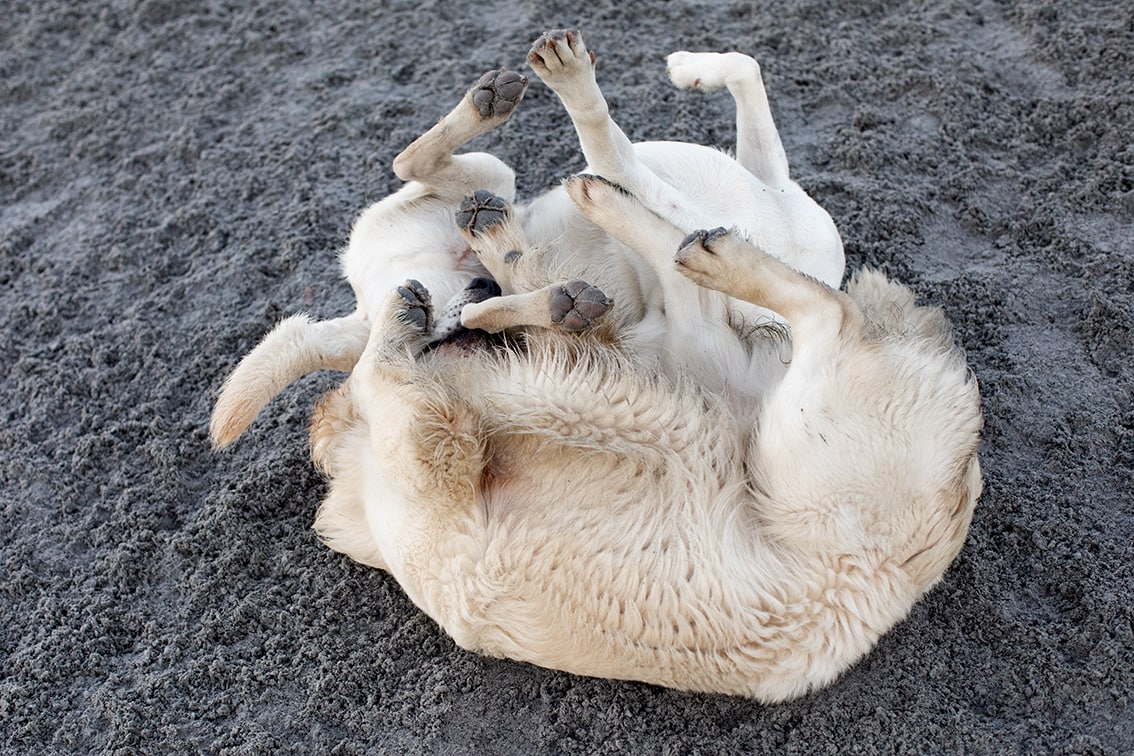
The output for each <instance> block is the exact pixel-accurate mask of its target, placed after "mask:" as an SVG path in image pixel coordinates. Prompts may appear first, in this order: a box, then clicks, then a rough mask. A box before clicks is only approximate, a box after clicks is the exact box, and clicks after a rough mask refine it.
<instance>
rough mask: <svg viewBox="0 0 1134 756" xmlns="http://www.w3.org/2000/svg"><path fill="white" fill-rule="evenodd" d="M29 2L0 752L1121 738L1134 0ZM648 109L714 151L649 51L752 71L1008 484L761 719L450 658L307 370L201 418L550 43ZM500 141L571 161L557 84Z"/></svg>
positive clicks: (695, 105) (3, 521)
mask: <svg viewBox="0 0 1134 756" xmlns="http://www.w3.org/2000/svg"><path fill="white" fill-rule="evenodd" d="M582 5H584V4H582V3H567V2H549V3H541V4H536V3H532V2H530V0H520V1H519V2H518V3H508V4H506V3H491V2H490V3H485V4H482V5H474V6H469V5H465V4H456V3H453V4H450V3H447V2H441V1H440V0H414V1H413V2H405V1H403V0H389V1H388V2H375V3H370V4H366V3H357V2H348V1H347V0H326V1H325V2H320V3H318V4H315V7H314V8H312V7H310V4H309V3H307V2H301V1H300V0H286V1H285V2H281V3H271V2H264V1H263V0H254V1H253V2H247V3H222V2H217V1H216V0H204V2H201V3H182V2H177V1H176V0H146V2H142V3H140V4H139V3H133V2H124V1H122V2H114V1H112V2H107V3H93V2H92V3H82V4H76V3H67V2H60V1H59V0H45V1H44V2H36V3H25V2H20V1H19V0H15V1H13V0H9V1H8V2H4V3H3V4H2V8H0V12H2V15H3V17H4V18H3V20H2V22H0V322H2V323H3V324H4V331H5V338H3V339H2V340H0V367H2V369H0V385H2V391H0V396H3V405H2V407H3V413H4V415H3V422H2V423H0V443H2V448H3V449H4V451H3V453H2V456H0V560H2V569H3V576H2V578H0V751H3V752H4V753H19V752H37V753H38V752H44V751H45V750H47V751H54V752H77V751H122V752H126V751H129V752H131V753H133V752H139V751H143V752H168V751H171V750H173V749H201V750H206V751H225V750H228V751H229V752H232V753H258V752H288V751H294V752H319V751H323V752H326V751H331V750H333V749H337V750H336V751H335V752H337V753H363V752H366V753H373V752H393V753H402V752H407V753H415V752H430V753H432V752H442V753H483V752H486V751H491V752H501V753H513V752H514V753H539V752H545V753H558V752H587V753H597V752H617V751H633V752H640V753H652V752H662V753H665V752H669V753H692V752H700V753H711V752H718V751H736V750H743V751H748V752H765V751H767V752H776V753H793V752H799V753H819V752H844V751H845V752H861V753H876V752H913V751H921V752H946V751H948V752H971V753H991V752H1001V751H1016V752H1027V753H1039V752H1061V753H1130V752H1131V751H1134V714H1132V712H1131V710H1130V706H1131V698H1132V696H1134V637H1132V636H1134V611H1132V608H1131V596H1132V594H1134V546H1132V542H1134V508H1132V503H1134V484H1132V482H1131V481H1132V479H1134V472H1132V469H1131V468H1132V467H1134V407H1132V402H1131V394H1132V377H1131V376H1132V364H1131V357H1132V354H1134V335H1132V333H1131V324H1132V322H1134V147H1132V146H1131V138H1130V129H1131V124H1132V123H1134V22H1132V21H1131V19H1132V18H1134V4H1132V3H1131V2H1130V0H1122V1H1120V2H1087V3H1073V4H1067V3H1057V2H1053V1H1049V0H1022V1H1021V2H1012V3H1009V2H992V1H991V0H980V1H978V2H976V3H975V4H972V5H970V4H965V3H956V2H950V0H945V2H934V3H922V2H902V1H901V0H899V1H897V2H893V3H885V4H884V3H879V2H873V1H871V0H865V1H864V2H852V3H822V2H817V1H815V0H810V1H807V2H799V3H788V4H786V5H782V4H779V3H772V2H767V1H764V2H756V3H749V2H728V1H727V0H722V1H720V2H717V1H715V0H704V1H703V2H663V1H662V0H646V1H644V2H624V1H622V0H597V2H593V3H588V4H586V5H587V6H589V8H588V10H586V11H585V12H581V11H578V10H571V9H572V8H578V7H580V6H582ZM564 25H571V26H579V27H582V28H583V29H584V30H585V31H586V32H587V36H588V40H589V41H590V43H591V45H592V46H593V47H594V48H595V49H596V50H597V51H598V54H599V56H600V61H599V76H600V81H601V83H602V85H603V86H604V88H605V90H606V92H607V93H608V95H609V99H610V102H611V105H612V110H613V112H614V115H615V117H616V118H617V119H618V120H619V121H620V122H621V124H622V125H623V126H624V128H625V130H626V131H627V133H628V134H630V136H631V137H632V138H636V139H645V138H678V139H686V140H691V141H696V142H701V143H707V144H713V143H716V144H721V145H723V146H726V147H728V146H730V142H731V140H732V138H733V127H732V124H731V118H732V116H731V108H730V105H729V104H728V100H727V97H726V96H724V95H716V96H711V95H695V94H689V93H681V92H677V91H675V90H673V89H672V88H671V87H670V86H669V85H668V83H667V82H666V80H665V78H664V64H663V62H662V61H663V56H664V55H665V54H666V53H668V52H670V51H672V50H675V49H683V48H686V49H702V50H704V49H711V50H727V49H739V50H743V51H746V52H751V53H752V54H754V55H756V56H757V57H758V58H759V59H760V60H761V61H762V63H763V67H764V74H765V78H766V82H767V85H768V89H769V91H770V94H771V97H772V100H773V109H774V111H775V114H776V117H777V119H778V122H779V124H780V127H781V131H782V134H783V139H784V142H785V145H786V148H787V151H788V155H789V157H790V159H791V161H792V165H793V169H794V172H795V175H796V176H797V177H798V178H799V180H800V182H801V183H802V184H803V185H804V186H805V187H806V188H808V189H809V190H810V191H811V192H812V193H813V194H814V195H815V196H816V197H817V198H818V199H819V201H820V202H821V203H823V204H824V205H825V206H826V207H827V208H828V209H829V211H830V212H831V214H832V216H833V217H834V218H835V220H836V222H837V223H838V224H839V227H840V229H841V231H842V233H843V236H844V239H845V242H846V246H847V251H848V257H849V263H850V265H851V267H857V266H860V265H863V264H871V265H874V266H880V267H882V268H884V269H886V270H888V271H890V272H891V273H892V274H894V275H895V276H897V277H899V278H901V279H902V280H904V281H905V282H907V283H909V284H910V285H911V286H912V287H913V288H914V289H915V290H916V291H917V292H918V294H919V295H920V296H921V297H922V298H923V299H924V300H925V301H927V302H931V303H937V304H940V305H942V306H943V307H944V308H945V310H946V311H947V313H948V315H949V316H950V318H952V319H953V321H954V322H955V324H956V328H957V332H958V335H959V338H960V339H961V341H962V342H963V344H964V346H965V348H966V349H967V350H968V354H969V358H970V360H971V363H972V367H973V369H974V371H975V372H976V375H977V376H978V378H979V379H980V382H981V385H982V389H983V396H984V411H985V417H986V422H987V427H986V431H985V435H984V445H983V449H982V462H983V465H984V470H985V475H986V481H987V484H986V492H985V494H984V497H983V498H982V500H981V503H980V505H979V508H978V510H977V513H976V518H975V521H974V523H973V527H972V532H971V536H970V539H969V542H968V544H967V546H966V548H965V549H964V551H963V553H962V554H961V556H960V558H959V559H958V561H957V563H956V564H955V565H954V567H953V568H952V569H951V570H950V572H949V573H948V575H947V576H946V578H945V580H944V581H943V583H942V584H941V585H940V586H939V587H938V588H937V589H936V590H934V591H933V592H932V593H931V594H930V595H929V596H928V597H927V598H926V599H925V600H923V601H922V602H921V603H919V604H918V605H917V606H916V607H915V609H914V610H913V612H912V614H911V616H910V618H909V619H908V620H907V621H905V622H904V623H902V624H901V625H899V626H898V627H897V628H895V629H894V630H893V631H892V632H891V633H890V634H888V635H887V636H886V637H885V638H884V639H883V640H882V642H881V644H880V645H879V647H878V648H877V650H876V651H875V652H874V653H873V654H871V655H870V656H869V657H867V658H866V659H865V660H864V661H862V662H861V663H860V664H858V665H857V666H855V667H854V668H853V669H851V670H850V671H849V672H848V673H847V674H846V675H845V676H844V677H843V678H842V679H841V680H840V681H839V682H837V683H836V684H835V685H833V686H832V687H831V688H829V689H827V690H825V691H822V692H820V693H818V694H815V695H812V696H810V697H808V698H805V699H803V700H799V701H796V702H792V703H788V704H783V705H777V706H760V705H757V704H754V703H751V702H748V701H744V700H736V699H728V698H721V697H711V696H701V695H689V694H682V693H677V692H673V691H668V690H662V689H658V688H654V687H650V686H646V685H640V684H633V683H622V682H611V681H603V680H592V679H583V678H577V677H572V676H569V675H565V674H561V673H558V672H552V671H547V670H542V669H537V668H533V667H530V666H526V665H522V664H516V663H510V662H504V661H494V660H488V659H483V658H480V657H477V656H474V655H472V654H469V653H465V652H463V651H461V650H459V649H457V648H456V647H455V646H454V644H453V643H452V642H451V641H450V640H449V639H448V638H447V637H446V636H444V635H443V634H442V633H441V632H440V631H439V630H438V628H437V627H436V626H435V625H434V624H433V623H432V622H431V621H430V620H428V619H427V618H426V617H424V616H423V615H422V614H421V613H420V612H418V611H417V610H416V609H415V608H414V607H413V606H412V605H411V604H410V603H409V601H408V600H407V599H406V598H405V597H404V596H403V595H402V594H401V592H400V591H399V589H398V587H397V586H396V584H394V583H393V581H392V580H391V579H389V578H388V577H386V576H384V575H383V574H380V573H378V572H375V571H372V570H368V569H365V568H362V567H360V566H357V565H355V564H352V563H351V562H349V561H348V560H346V559H345V558H343V557H340V556H338V555H336V554H334V553H332V552H330V551H329V550H327V549H326V548H324V547H323V546H321V545H320V544H319V543H318V541H317V539H316V538H315V536H314V534H313V533H312V532H311V530H310V527H309V526H310V523H311V521H312V519H313V516H314V510H315V507H316V505H317V503H318V501H319V499H320V498H321V496H322V494H323V491H324V482H323V481H322V480H321V479H320V478H319V476H318V475H317V474H316V473H315V472H314V471H313V470H312V468H311V466H310V465H309V463H308V459H307V451H306V437H305V433H304V429H305V425H306V422H307V418H308V416H309V412H310V408H311V406H312V403H313V401H314V399H315V398H316V396H317V395H318V394H319V393H320V392H321V391H322V390H324V389H326V388H328V387H329V386H331V385H333V384H334V382H335V381H336V380H337V378H338V376H335V375H332V374H321V375H316V376H311V377H309V378H306V379H304V380H302V381H301V382H299V383H298V384H297V385H295V386H293V387H292V388H291V389H289V390H288V391H287V392H286V393H285V394H284V395H283V396H281V397H280V398H279V399H278V400H277V401H276V402H275V403H273V404H272V405H271V407H270V408H269V409H268V410H267V411H266V412H265V414H264V415H263V416H262V417H261V419H260V420H259V421H258V422H257V423H256V425H255V427H254V428H253V430H252V432H251V433H250V434H249V435H248V436H246V437H245V438H243V439H241V441H240V443H239V444H238V445H237V446H236V448H235V449H234V450H233V451H232V452H230V453H226V454H221V455H217V454H214V453H212V452H211V451H210V450H209V448H208V444H207V439H206V424H207V418H208V414H209V411H210V407H211V403H212V401H213V399H214V398H215V396H216V393H217V390H218V388H219V387H220V384H221V382H222V380H223V378H224V376H225V375H226V373H227V372H228V371H229V370H230V369H231V368H232V367H233V365H234V364H235V362H236V360H237V359H238V358H239V356H240V355H241V354H242V353H243V352H244V351H245V350H247V349H249V348H250V347H251V346H252V345H254V344H255V343H256V341H257V340H258V339H259V338H260V337H261V336H262V335H263V334H264V333H265V332H266V331H267V330H268V329H269V328H270V327H271V326H272V325H273V323H275V322H276V321H277V320H278V319H279V318H281V317H283V316H286V315H288V314H291V313H295V312H299V311H308V312H311V313H313V314H314V315H315V316H317V317H320V318H323V317H331V316H336V315H340V314H344V313H346V312H348V311H349V310H350V309H351V304H352V300H351V295H350V292H349V289H348V288H347V287H346V285H345V284H344V283H343V282H341V280H340V278H339V273H338V270H337V266H336V255H337V253H338V250H339V249H341V247H342V245H343V244H344V243H345V240H346V236H347V233H348V231H349V228H350V225H351V222H352V220H353V218H354V216H355V214H356V213H358V211H359V210H360V209H361V208H362V207H364V206H365V205H366V204H367V203H369V202H371V201H373V200H375V199H377V198H380V197H381V196H383V195H384V194H386V193H387V192H389V191H390V190H391V189H392V188H395V187H396V186H397V185H398V183H397V181H396V179H395V178H394V176H393V175H392V173H391V171H390V168H389V166H390V162H391V160H392V158H393V157H394V155H395V154H396V153H397V152H398V151H399V150H400V149H401V148H402V147H403V146H404V145H405V144H407V143H408V142H409V141H410V140H411V139H412V138H413V137H414V136H416V135H417V134H418V133H420V132H421V131H423V130H424V129H425V128H427V127H428V126H429V125H431V124H432V123H433V122H434V120H435V119H436V118H438V117H439V116H440V115H441V114H442V113H443V112H444V111H445V110H446V109H447V108H448V107H449V106H450V105H451V104H452V103H453V102H454V101H455V100H456V98H457V97H459V96H460V94H461V92H463V90H464V89H465V86H466V85H467V84H468V83H469V82H471V81H472V80H473V79H474V78H475V77H476V76H477V75H478V74H479V73H481V72H482V71H484V70H487V69H489V68H494V67H496V66H499V65H501V64H504V65H509V66H511V67H518V66H520V65H521V64H522V63H523V54H524V52H525V51H526V50H527V47H528V44H529V42H530V41H531V39H532V38H533V37H534V36H535V35H536V33H538V32H539V31H540V30H541V29H543V28H547V27H559V26H564ZM474 146H475V147H476V148H480V149H488V150H491V151H494V152H496V153H497V154H499V155H500V156H501V157H503V158H505V159H506V160H508V161H509V162H510V163H512V164H514V165H515V166H517V170H518V174H519V182H520V191H521V194H523V195H525V196H532V195H534V194H536V193H537V192H539V191H540V190H541V189H543V188H545V187H547V186H549V185H550V184H551V183H552V182H554V181H556V180H558V179H560V178H561V177H563V176H564V175H566V174H568V173H570V172H572V171H574V170H578V169H579V168H580V167H581V165H582V161H581V159H580V157H579V155H578V152H577V147H576V142H575V138H574V135H573V132H572V130H571V127H570V124H569V123H568V121H567V119H566V118H565V117H564V115H563V113H562V110H561V108H560V106H559V104H558V102H557V101H555V99H554V98H553V97H552V96H551V94H550V93H549V92H548V90H546V89H545V88H543V87H542V85H540V84H536V85H534V86H533V88H532V90H531V91H530V94H529V95H528V97H527V98H526V99H525V101H524V104H523V106H522V108H521V110H520V112H519V113H518V114H517V116H516V117H515V118H514V119H513V121H512V122H511V123H510V124H509V125H508V126H507V127H506V128H504V129H502V130H501V131H499V132H497V133H495V134H493V135H490V136H488V137H485V138H482V139H481V140H480V141H479V142H477V143H476V144H475V145H474Z"/></svg>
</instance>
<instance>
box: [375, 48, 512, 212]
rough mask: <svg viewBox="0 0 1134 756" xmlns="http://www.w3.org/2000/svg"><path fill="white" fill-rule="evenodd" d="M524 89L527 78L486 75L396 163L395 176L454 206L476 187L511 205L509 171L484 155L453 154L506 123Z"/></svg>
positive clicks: (509, 74) (500, 72) (505, 73)
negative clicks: (421, 185)
mask: <svg viewBox="0 0 1134 756" xmlns="http://www.w3.org/2000/svg"><path fill="white" fill-rule="evenodd" d="M527 86H528V80H527V78H525V77H524V76H521V75H520V74H518V73H515V72H514V71H505V70H503V69H500V70H498V71H489V72H488V73H486V74H485V75H484V76H482V77H481V78H480V80H479V81H477V83H476V84H474V85H473V87H472V88H471V89H470V90H469V91H468V92H467V93H466V94H465V96H464V97H463V98H462V99H461V101H460V102H459V103H458V104H457V106H456V107H455V108H453V110H452V111H450V112H449V113H448V114H447V115H445V116H444V117H443V118H442V119H441V120H440V121H438V123H437V125H436V126H434V127H433V128H431V129H430V130H429V131H427V132H425V133H424V134H422V135H421V136H420V137H418V138H417V139H415V140H414V141H413V143H411V144H410V145H409V146H408V147H406V148H405V149H404V150H403V151H402V152H401V154H400V155H398V156H397V157H396V158H394V173H395V174H397V176H398V178H400V179H402V180H403V181H417V182H419V183H421V184H424V185H425V186H426V187H428V188H429V190H430V191H431V193H432V194H434V195H435V196H437V197H440V198H441V199H443V200H446V201H452V202H454V203H455V202H459V201H460V199H461V198H462V197H463V196H464V195H465V194H466V193H467V192H469V191H471V190H472V189H476V188H478V187H485V188H491V189H492V190H493V191H494V192H495V193H497V194H502V195H504V196H506V197H508V198H509V199H510V198H511V197H512V196H513V194H514V193H515V175H514V174H513V173H512V169H511V168H509V167H508V166H507V165H505V164H504V163H503V162H502V161H500V160H499V159H497V158H495V157H493V156H491V155H488V154H486V153H469V154H466V155H454V154H453V153H454V152H455V151H456V150H458V149H460V148H461V147H462V146H464V145H465V144H467V143H468V142H469V141H470V140H472V139H473V138H475V137H477V136H480V135H481V134H485V133H487V132H489V131H491V130H492V129H494V128H496V127H497V126H499V125H500V124H502V123H504V122H505V121H507V120H508V118H510V117H511V115H512V113H513V112H515V109H516V106H517V105H518V104H519V103H520V100H521V99H523V96H524V91H525V90H526V89H527Z"/></svg>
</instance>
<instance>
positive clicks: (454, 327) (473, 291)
mask: <svg viewBox="0 0 1134 756" xmlns="http://www.w3.org/2000/svg"><path fill="white" fill-rule="evenodd" d="M498 296H500V286H499V285H498V284H497V283H496V282H495V281H493V280H492V279H491V278H485V277H483V276H478V277H476V278H474V279H473V280H472V281H470V282H469V285H468V286H466V287H465V288H464V289H462V290H461V291H459V292H457V294H456V296H454V297H453V298H452V299H450V300H449V301H448V302H446V303H445V306H444V307H443V308H442V309H441V312H439V313H438V314H437V317H436V319H435V320H434V321H433V334H432V336H431V338H430V343H431V344H439V343H441V342H443V341H448V340H450V339H452V338H454V337H456V336H458V335H459V334H460V333H461V332H462V331H467V330H468V329H467V328H465V327H464V326H462V325H461V310H463V309H465V305H468V304H475V303H477V302H483V301H484V300H486V299H492V298H493V297H498Z"/></svg>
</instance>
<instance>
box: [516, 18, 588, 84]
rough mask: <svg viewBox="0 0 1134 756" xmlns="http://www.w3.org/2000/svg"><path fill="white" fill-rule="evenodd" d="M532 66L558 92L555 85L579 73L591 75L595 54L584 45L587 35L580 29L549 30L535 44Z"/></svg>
mask: <svg viewBox="0 0 1134 756" xmlns="http://www.w3.org/2000/svg"><path fill="white" fill-rule="evenodd" d="M528 64H529V65H531V67H532V70H534V71H535V72H536V73H537V74H538V75H539V77H540V78H541V79H543V81H544V83H545V84H547V85H548V86H550V87H551V88H552V89H555V86H554V85H555V83H558V82H561V81H566V80H568V79H570V78H571V77H572V76H574V75H577V74H579V73H585V74H587V75H588V76H589V75H591V74H592V72H593V71H594V67H595V54H594V52H593V51H591V50H588V49H587V47H586V45H584V44H583V35H582V34H580V33H579V32H578V30H573V29H570V30H569V29H555V30H553V31H545V32H544V33H543V34H541V35H540V36H539V38H538V39H537V40H536V41H535V42H533V43H532V49H531V51H530V52H529V53H528Z"/></svg>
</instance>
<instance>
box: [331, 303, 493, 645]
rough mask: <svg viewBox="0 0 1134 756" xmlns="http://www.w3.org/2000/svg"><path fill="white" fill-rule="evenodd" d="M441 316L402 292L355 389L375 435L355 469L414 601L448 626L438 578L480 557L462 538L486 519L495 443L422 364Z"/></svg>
mask: <svg viewBox="0 0 1134 756" xmlns="http://www.w3.org/2000/svg"><path fill="white" fill-rule="evenodd" d="M432 317H433V313H432V305H431V302H430V295H429V292H428V291H426V290H425V288H424V287H422V286H421V285H420V284H419V283H417V282H416V281H407V282H405V284H403V285H402V286H399V287H398V288H397V290H396V291H395V292H394V293H393V294H391V295H390V298H389V300H388V301H387V305H386V307H385V309H384V310H383V312H382V313H381V315H380V318H379V321H378V322H377V323H375V327H374V329H373V330H372V332H371V337H370V341H369V343H368V344H367V346H366V350H365V352H363V355H362V358H361V359H360V360H359V362H358V365H357V366H356V367H355V369H354V372H352V373H351V375H350V378H349V379H348V380H349V386H350V389H349V390H350V392H351V398H352V401H353V411H354V413H355V414H356V415H357V417H358V418H359V420H360V421H361V422H362V423H363V424H364V427H365V428H366V429H367V432H366V437H365V438H364V439H363V440H362V441H361V444H362V445H361V448H360V449H359V459H360V460H365V463H363V464H359V465H356V468H357V474H358V475H360V476H363V478H364V484H363V490H365V492H366V519H367V522H368V523H369V527H370V531H371V533H372V535H373V537H374V540H375V542H376V544H377V546H378V551H379V552H380V553H381V555H382V557H383V560H384V562H385V564H386V565H387V566H388V568H389V570H390V572H391V573H392V574H393V575H394V576H395V577H396V578H397V579H398V582H399V583H400V584H401V585H402V586H403V587H404V588H405V589H406V592H407V593H408V594H409V595H410V598H412V599H413V600H414V601H415V602H416V603H418V604H419V605H421V606H424V607H425V608H426V610H427V611H428V612H429V614H430V615H431V616H434V617H440V618H443V617H444V616H445V615H446V610H445V608H444V606H443V605H438V603H437V602H438V601H443V600H444V599H443V597H439V594H443V593H444V590H443V588H444V586H441V585H435V584H433V583H432V582H431V579H430V578H429V576H430V575H435V574H439V573H438V571H440V573H444V572H445V569H447V568H445V567H444V566H443V565H442V564H441V562H443V561H445V560H448V559H457V560H460V559H464V558H466V557H467V556H468V553H467V552H468V550H472V551H474V552H475V551H476V549H477V548H479V546H478V544H476V543H473V542H472V539H469V538H463V537H462V534H468V533H471V532H473V531H474V530H475V521H476V518H477V517H479V516H480V515H479V510H478V508H477V507H476V501H477V496H478V494H479V491H478V485H479V481H480V480H481V476H482V473H483V470H484V465H485V454H486V440H485V432H484V430H483V428H482V421H481V418H480V415H479V414H478V413H477V412H476V411H475V410H473V409H472V408H471V407H470V406H469V405H467V404H466V403H465V402H463V401H462V400H461V399H460V398H459V397H455V396H453V395H452V393H451V392H450V391H449V389H447V388H446V387H445V386H443V385H441V384H439V383H438V382H437V381H436V380H434V379H433V377H432V374H431V372H430V368H429V367H421V366H419V365H418V363H417V360H416V357H417V355H418V354H419V353H420V352H421V350H422V349H424V348H425V346H426V345H427V343H428V339H429V332H430V321H431V319H432ZM374 460H378V461H380V464H374ZM469 558H471V557H469ZM452 569H454V570H455V571H456V572H460V571H461V569H463V568H461V567H459V566H457V565H454V566H453V567H452ZM447 629H449V628H447Z"/></svg>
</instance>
